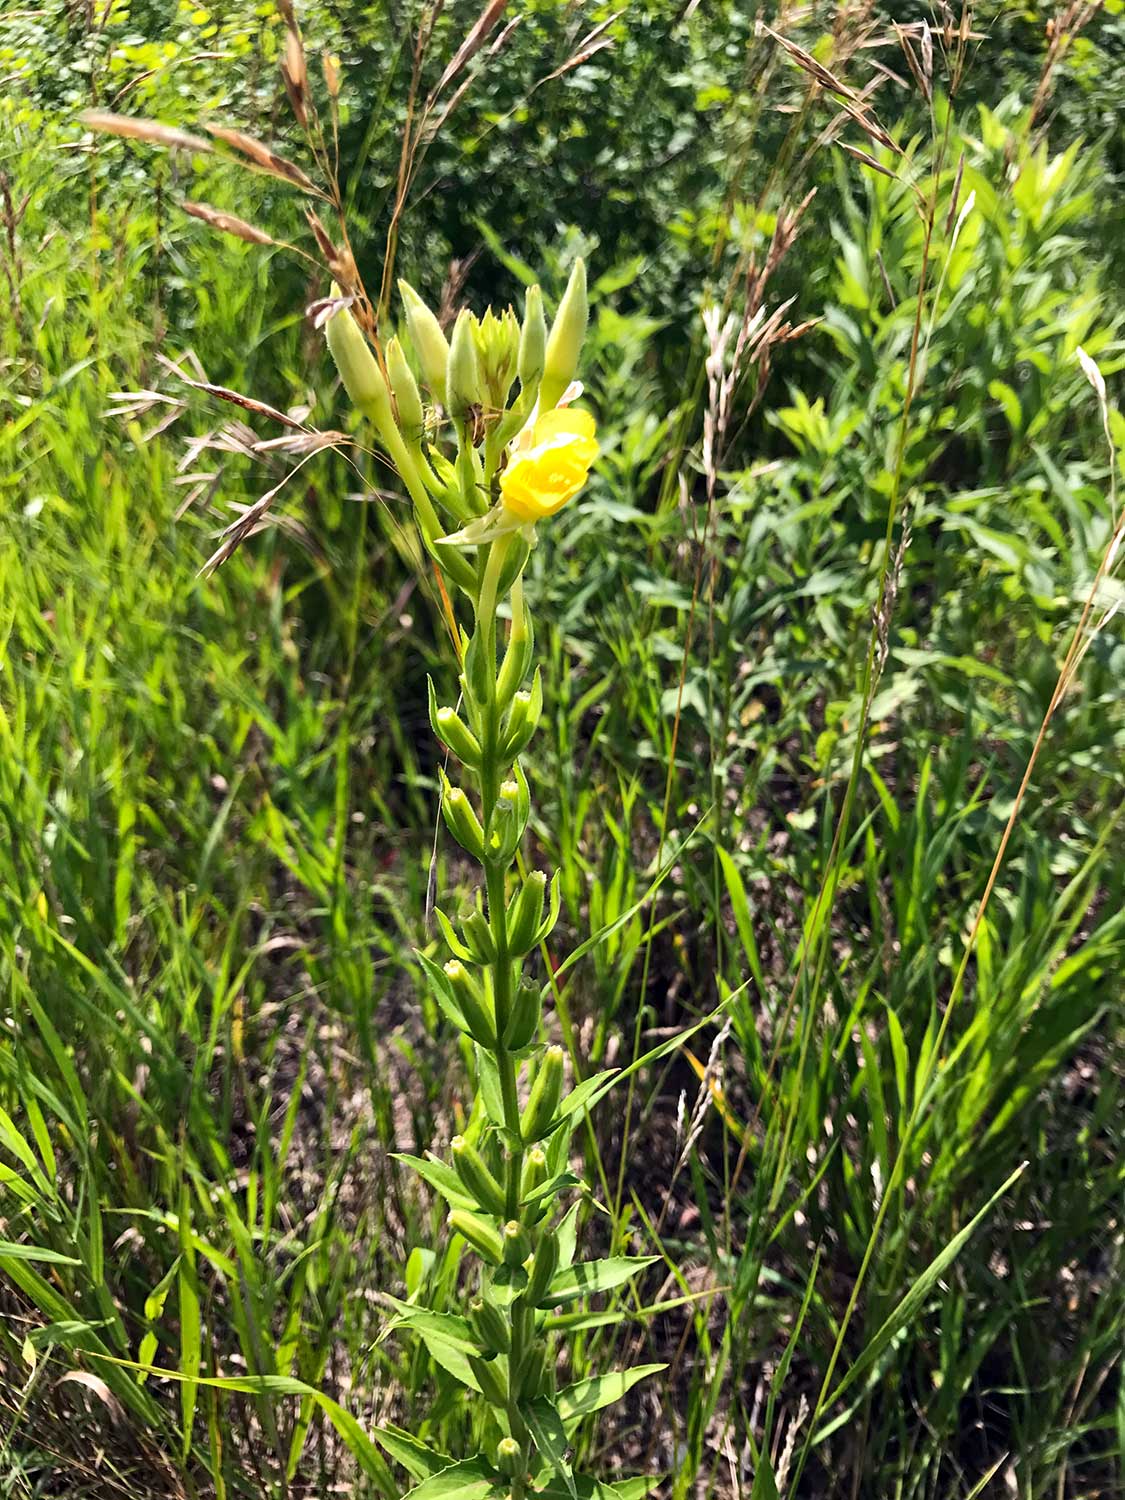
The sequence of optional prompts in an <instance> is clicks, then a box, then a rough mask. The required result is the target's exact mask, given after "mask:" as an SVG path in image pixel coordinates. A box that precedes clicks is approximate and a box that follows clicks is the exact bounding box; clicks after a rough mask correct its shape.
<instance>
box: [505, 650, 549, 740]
mask: <svg viewBox="0 0 1125 1500" xmlns="http://www.w3.org/2000/svg"><path fill="white" fill-rule="evenodd" d="M542 713H543V681H542V678H541V676H540V673H539V668H538V667H536V669H535V676H534V677H533V678H532V679H531V688H530V690H528V689H526V688H521V689H520V690H519V692H518V693H516V694H514V696H513V698H512V706H511V707H510V708H509V710H508V722H507V724H506V725H505V726H504V743H503V747H502V754H503V757H504V759H505V760H514V759H515V758H516V756H517V755H519V753H520V752H521V751H522V750H525V749H526V748H527V745H528V742H529V741H530V739H531V736H532V735H533V734H534V733H535V731H536V729H537V727H538V725H539V719H540V717H541V715H542Z"/></svg>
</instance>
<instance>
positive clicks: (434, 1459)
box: [371, 1424, 454, 1482]
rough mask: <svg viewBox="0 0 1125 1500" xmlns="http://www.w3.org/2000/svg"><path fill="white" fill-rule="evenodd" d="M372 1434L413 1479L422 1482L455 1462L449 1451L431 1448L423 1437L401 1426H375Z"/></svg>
mask: <svg viewBox="0 0 1125 1500" xmlns="http://www.w3.org/2000/svg"><path fill="white" fill-rule="evenodd" d="M371 1436H372V1437H373V1438H374V1439H375V1441H376V1442H377V1443H380V1444H381V1445H382V1446H383V1447H384V1448H385V1449H386V1450H387V1452H388V1453H389V1454H390V1455H391V1457H392V1458H395V1459H397V1460H398V1462H399V1463H400V1464H401V1465H402V1467H403V1468H404V1469H405V1470H406V1471H407V1473H408V1474H409V1475H410V1476H411V1478H412V1479H417V1480H418V1481H419V1482H421V1481H422V1480H423V1479H432V1478H433V1476H434V1475H435V1474H440V1473H441V1471H442V1469H448V1468H449V1467H450V1465H451V1464H452V1463H453V1462H454V1460H453V1459H452V1458H450V1457H449V1455H448V1453H439V1452H438V1451H437V1449H436V1448H429V1447H427V1446H426V1444H425V1443H424V1442H422V1440H421V1438H416V1437H413V1436H412V1435H411V1434H410V1433H409V1432H404V1431H403V1429H402V1428H401V1427H395V1426H392V1425H390V1424H388V1425H387V1426H385V1427H373V1428H372V1429H371Z"/></svg>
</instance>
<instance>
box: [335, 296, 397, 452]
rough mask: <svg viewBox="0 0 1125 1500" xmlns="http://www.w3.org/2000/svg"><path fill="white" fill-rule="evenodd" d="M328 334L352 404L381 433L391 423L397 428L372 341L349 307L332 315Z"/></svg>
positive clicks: (392, 426)
mask: <svg viewBox="0 0 1125 1500" xmlns="http://www.w3.org/2000/svg"><path fill="white" fill-rule="evenodd" d="M333 291H334V292H338V291H339V288H338V287H333ZM325 336H326V338H327V340H328V348H329V351H330V352H331V354H332V358H333V359H334V360H335V361H336V368H337V370H339V372H340V379H341V380H342V381H343V382H344V389H345V390H346V391H347V393H348V396H349V398H350V399H351V403H352V405H353V406H354V407H356V408H357V410H359V411H361V412H362V413H363V415H364V416H365V417H366V418H367V419H368V421H369V422H373V423H374V424H375V427H376V428H377V429H378V430H379V432H380V433H383V432H385V431H386V430H387V428H388V426H389V427H391V428H392V429H393V428H394V412H393V411H392V409H391V396H390V392H389V391H388V390H387V382H386V381H385V380H384V379H383V372H382V370H380V368H379V365H378V361H377V360H376V358H375V355H374V354H373V353H372V350H371V345H370V344H369V343H368V342H367V340H366V339H365V338H364V336H363V333H362V331H361V329H360V327H359V324H358V323H357V322H356V320H355V319H354V318H353V317H352V315H351V313H350V311H349V310H348V309H347V308H346V307H344V308H341V309H340V311H339V312H336V313H333V314H332V316H331V317H330V318H329V319H328V322H327V324H326V325H325Z"/></svg>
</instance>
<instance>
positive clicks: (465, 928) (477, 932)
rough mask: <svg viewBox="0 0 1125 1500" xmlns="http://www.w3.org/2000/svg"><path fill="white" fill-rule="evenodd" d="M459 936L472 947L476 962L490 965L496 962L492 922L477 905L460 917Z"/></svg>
mask: <svg viewBox="0 0 1125 1500" xmlns="http://www.w3.org/2000/svg"><path fill="white" fill-rule="evenodd" d="M461 936H462V937H463V938H464V940H465V942H466V944H467V945H468V946H469V947H470V948H471V949H472V951H473V957H474V958H475V959H476V961H477V963H479V964H485V965H490V964H494V963H495V962H496V939H495V938H494V937H493V935H492V924H491V923H490V922H489V920H488V918H487V917H486V916H485V914H484V912H483V911H481V909H480V907H479V906H477V907H474V908H473V910H472V911H471V912H469V913H468V914H467V915H466V916H464V917H462V918H461Z"/></svg>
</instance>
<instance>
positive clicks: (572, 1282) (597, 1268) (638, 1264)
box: [544, 1255, 657, 1304]
mask: <svg viewBox="0 0 1125 1500" xmlns="http://www.w3.org/2000/svg"><path fill="white" fill-rule="evenodd" d="M656 1259H657V1257H656V1256H655V1255H618V1256H611V1257H610V1258H609V1259H608V1260H586V1261H581V1262H579V1264H578V1265H576V1266H569V1267H568V1268H567V1269H566V1270H565V1271H560V1272H559V1273H558V1274H557V1275H556V1277H555V1279H554V1281H552V1282H551V1289H550V1291H549V1292H548V1293H547V1296H546V1298H545V1299H544V1300H545V1301H547V1302H549V1303H552V1304H553V1303H555V1302H562V1301H565V1300H566V1299H567V1298H569V1297H584V1296H589V1295H592V1294H593V1293H594V1292H608V1291H612V1289H613V1288H614V1287H615V1286H623V1285H624V1284H625V1282H627V1281H628V1280H629V1279H630V1278H631V1277H633V1276H635V1275H636V1274H637V1272H638V1271H643V1270H644V1268H645V1267H646V1266H651V1265H652V1263H653V1262H654V1261H655V1260H656Z"/></svg>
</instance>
